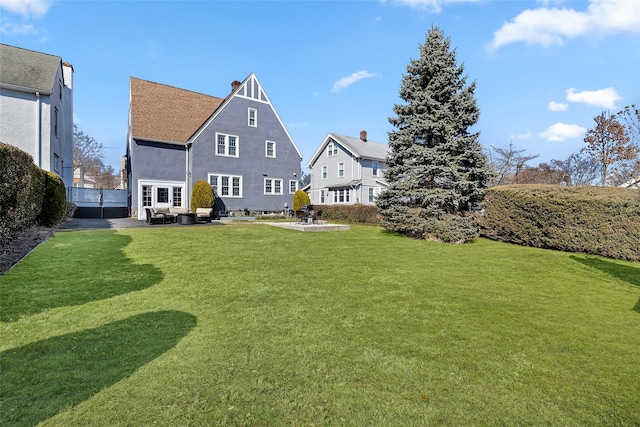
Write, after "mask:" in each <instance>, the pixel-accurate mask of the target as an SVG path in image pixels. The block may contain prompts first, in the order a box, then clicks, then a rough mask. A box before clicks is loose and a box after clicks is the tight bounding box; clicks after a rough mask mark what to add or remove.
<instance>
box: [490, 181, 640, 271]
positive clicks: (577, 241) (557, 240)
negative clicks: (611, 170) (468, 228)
mask: <svg viewBox="0 0 640 427" xmlns="http://www.w3.org/2000/svg"><path fill="white" fill-rule="evenodd" d="M485 202H486V209H485V211H484V213H483V214H482V215H480V216H479V217H478V221H479V223H480V225H481V230H480V233H481V235H483V236H486V237H489V238H491V239H494V240H501V241H505V242H511V243H517V244H522V245H526V246H533V247H539V248H548V249H557V250H562V251H568V252H582V253H589V254H593V255H601V256H606V257H610V258H617V259H627V260H634V261H640V251H639V250H638V248H640V190H635V189H626V188H611V187H604V188H603V187H560V186H551V185H509V186H498V187H493V188H490V189H488V190H487V194H486V197H485Z"/></svg>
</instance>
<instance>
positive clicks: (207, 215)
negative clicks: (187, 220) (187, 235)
mask: <svg viewBox="0 0 640 427" xmlns="http://www.w3.org/2000/svg"><path fill="white" fill-rule="evenodd" d="M212 213H213V208H197V209H196V213H195V215H196V219H197V220H198V222H211V215H212Z"/></svg>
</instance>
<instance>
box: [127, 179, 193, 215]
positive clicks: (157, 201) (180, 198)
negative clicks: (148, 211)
mask: <svg viewBox="0 0 640 427" xmlns="http://www.w3.org/2000/svg"><path fill="white" fill-rule="evenodd" d="M138 188H139V205H138V206H139V209H138V219H144V218H145V210H144V208H146V207H154V208H184V207H186V205H185V204H184V188H185V184H184V183H183V182H157V181H140V182H139V187H138Z"/></svg>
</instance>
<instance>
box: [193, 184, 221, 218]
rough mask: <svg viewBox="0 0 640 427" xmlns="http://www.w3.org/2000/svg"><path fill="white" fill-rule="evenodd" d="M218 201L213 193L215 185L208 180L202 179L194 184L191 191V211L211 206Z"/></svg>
mask: <svg viewBox="0 0 640 427" xmlns="http://www.w3.org/2000/svg"><path fill="white" fill-rule="evenodd" d="M215 201H216V197H215V195H214V194H213V187H211V184H209V183H208V182H207V181H205V180H203V179H200V180H198V181H196V182H195V184H193V191H192V192H191V211H192V212H195V211H196V209H198V208H211V207H213V203H214V202H215Z"/></svg>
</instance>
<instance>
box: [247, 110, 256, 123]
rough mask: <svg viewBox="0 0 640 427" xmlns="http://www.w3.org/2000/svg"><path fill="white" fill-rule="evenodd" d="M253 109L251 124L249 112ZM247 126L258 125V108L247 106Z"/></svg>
mask: <svg viewBox="0 0 640 427" xmlns="http://www.w3.org/2000/svg"><path fill="white" fill-rule="evenodd" d="M252 111H253V124H251V112H252ZM247 126H250V127H252V128H257V127H258V110H256V109H255V108H249V109H248V110H247Z"/></svg>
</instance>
